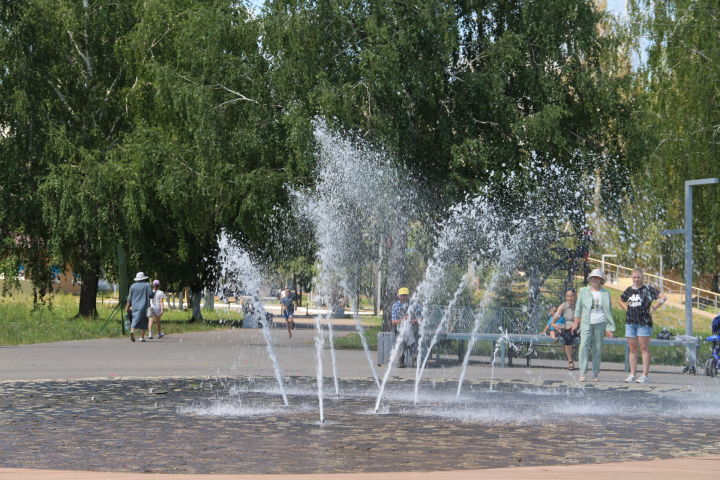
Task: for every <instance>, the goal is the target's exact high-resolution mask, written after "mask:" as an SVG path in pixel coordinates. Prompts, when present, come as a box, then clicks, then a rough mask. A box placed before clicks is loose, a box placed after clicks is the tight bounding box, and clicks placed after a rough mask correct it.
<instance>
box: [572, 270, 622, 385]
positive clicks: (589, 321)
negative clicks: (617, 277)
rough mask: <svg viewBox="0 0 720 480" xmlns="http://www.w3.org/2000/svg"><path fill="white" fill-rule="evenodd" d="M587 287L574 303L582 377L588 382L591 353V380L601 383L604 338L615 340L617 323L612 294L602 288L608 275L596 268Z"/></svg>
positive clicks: (582, 289)
mask: <svg viewBox="0 0 720 480" xmlns="http://www.w3.org/2000/svg"><path fill="white" fill-rule="evenodd" d="M588 283H589V285H588V286H587V287H583V288H581V289H580V292H579V293H578V299H577V302H576V303H575V320H576V322H578V323H579V324H580V326H579V327H578V328H579V330H580V352H579V357H580V378H579V380H580V381H581V382H584V381H585V374H586V373H587V370H588V354H589V353H590V350H592V357H593V362H592V372H593V376H592V379H593V381H594V382H596V381H598V374H599V373H600V360H601V357H602V346H603V337H604V336H608V337H609V338H612V336H613V332H614V331H615V320H613V316H612V307H611V306H610V292H608V291H607V290H605V289H604V288H603V284H604V283H605V273H603V271H602V270H600V269H599V268H596V269H595V270H593V271H592V272H590V275H588Z"/></svg>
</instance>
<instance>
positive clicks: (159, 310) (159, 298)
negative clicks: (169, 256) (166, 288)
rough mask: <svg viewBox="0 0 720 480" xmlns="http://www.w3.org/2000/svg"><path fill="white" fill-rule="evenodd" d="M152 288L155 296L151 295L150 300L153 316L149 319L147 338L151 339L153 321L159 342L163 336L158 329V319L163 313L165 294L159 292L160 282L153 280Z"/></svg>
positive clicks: (160, 329)
mask: <svg viewBox="0 0 720 480" xmlns="http://www.w3.org/2000/svg"><path fill="white" fill-rule="evenodd" d="M152 288H153V291H154V292H155V295H153V297H152V298H151V299H150V306H151V307H152V310H153V316H152V317H150V326H149V327H148V328H149V329H150V335H149V337H148V338H153V321H155V324H156V325H157V332H158V340H159V339H161V338H163V337H164V336H165V334H164V333H162V328H160V319H161V318H162V316H163V313H165V308H164V307H163V299H164V298H165V292H163V291H162V290H160V280H153V283H152Z"/></svg>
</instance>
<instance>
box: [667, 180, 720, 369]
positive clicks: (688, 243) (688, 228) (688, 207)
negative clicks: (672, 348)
mask: <svg viewBox="0 0 720 480" xmlns="http://www.w3.org/2000/svg"><path fill="white" fill-rule="evenodd" d="M716 183H720V179H718V178H703V179H700V180H687V181H685V228H676V229H674V230H663V231H662V232H660V233H662V234H663V235H685V335H687V336H692V334H693V324H692V279H693V244H692V207H693V193H692V187H696V186H699V185H712V184H716ZM688 360H689V362H690V365H688V366H689V367H690V368H691V369H693V370H694V369H695V354H694V352H693V353H692V355H691V354H690V350H688Z"/></svg>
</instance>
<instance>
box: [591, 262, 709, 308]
mask: <svg viewBox="0 0 720 480" xmlns="http://www.w3.org/2000/svg"><path fill="white" fill-rule="evenodd" d="M588 263H592V264H593V265H594V266H597V268H602V267H603V266H604V268H605V276H606V277H607V283H608V284H610V285H614V286H619V284H620V279H630V278H631V277H632V271H633V269H632V268H629V267H624V266H622V265H616V264H614V263H610V262H607V261H606V262H602V261H601V260H598V259H596V258H588ZM643 281H644V282H645V283H647V284H649V285H652V286H654V287H655V288H657V289H658V290H660V291H661V292H665V293H666V294H669V295H677V296H678V297H679V298H678V300H677V301H678V302H679V303H683V304H684V303H685V284H684V283H681V282H676V281H675V280H670V279H667V278H664V277H660V276H658V275H653V274H651V273H644V274H643ZM692 302H693V307H695V308H698V309H707V307H713V308H718V305H720V293H716V292H712V291H710V290H704V289H702V288H697V287H692Z"/></svg>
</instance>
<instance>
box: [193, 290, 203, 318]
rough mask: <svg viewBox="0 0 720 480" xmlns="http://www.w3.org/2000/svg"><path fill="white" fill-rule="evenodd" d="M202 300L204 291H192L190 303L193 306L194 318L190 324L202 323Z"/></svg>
mask: <svg viewBox="0 0 720 480" xmlns="http://www.w3.org/2000/svg"><path fill="white" fill-rule="evenodd" d="M201 299H202V289H200V288H199V289H197V290H196V289H192V288H191V289H190V303H191V304H192V317H191V318H190V322H202V321H203V316H202V310H200V300H201Z"/></svg>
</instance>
